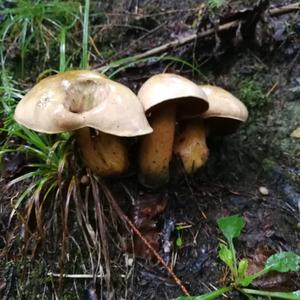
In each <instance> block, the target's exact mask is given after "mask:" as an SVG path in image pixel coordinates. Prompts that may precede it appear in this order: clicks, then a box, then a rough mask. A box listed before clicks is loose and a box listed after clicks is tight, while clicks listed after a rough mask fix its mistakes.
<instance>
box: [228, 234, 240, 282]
mask: <svg viewBox="0 0 300 300" xmlns="http://www.w3.org/2000/svg"><path fill="white" fill-rule="evenodd" d="M228 242H229V247H230V251H231V253H232V260H233V264H232V265H233V279H234V281H235V282H236V281H237V280H238V266H237V259H236V252H235V249H234V245H233V241H232V239H231V240H228Z"/></svg>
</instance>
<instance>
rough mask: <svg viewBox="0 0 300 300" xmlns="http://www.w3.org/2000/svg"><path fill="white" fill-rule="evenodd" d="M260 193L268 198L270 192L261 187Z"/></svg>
mask: <svg viewBox="0 0 300 300" xmlns="http://www.w3.org/2000/svg"><path fill="white" fill-rule="evenodd" d="M258 190H259V192H260V193H261V194H262V195H263V196H268V195H269V190H268V189H267V188H266V187H264V186H260V187H259V188H258Z"/></svg>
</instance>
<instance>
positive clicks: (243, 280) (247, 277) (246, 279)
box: [239, 275, 256, 287]
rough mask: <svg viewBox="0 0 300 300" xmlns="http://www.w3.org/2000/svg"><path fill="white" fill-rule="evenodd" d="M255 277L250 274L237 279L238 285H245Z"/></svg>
mask: <svg viewBox="0 0 300 300" xmlns="http://www.w3.org/2000/svg"><path fill="white" fill-rule="evenodd" d="M255 278H256V277H255V276H251V275H249V276H245V277H244V278H243V279H241V280H240V281H239V285H241V286H243V287H246V286H248V285H250V284H251V283H252V281H253V280H254V279H255Z"/></svg>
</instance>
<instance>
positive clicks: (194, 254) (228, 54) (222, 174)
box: [0, 1, 300, 300]
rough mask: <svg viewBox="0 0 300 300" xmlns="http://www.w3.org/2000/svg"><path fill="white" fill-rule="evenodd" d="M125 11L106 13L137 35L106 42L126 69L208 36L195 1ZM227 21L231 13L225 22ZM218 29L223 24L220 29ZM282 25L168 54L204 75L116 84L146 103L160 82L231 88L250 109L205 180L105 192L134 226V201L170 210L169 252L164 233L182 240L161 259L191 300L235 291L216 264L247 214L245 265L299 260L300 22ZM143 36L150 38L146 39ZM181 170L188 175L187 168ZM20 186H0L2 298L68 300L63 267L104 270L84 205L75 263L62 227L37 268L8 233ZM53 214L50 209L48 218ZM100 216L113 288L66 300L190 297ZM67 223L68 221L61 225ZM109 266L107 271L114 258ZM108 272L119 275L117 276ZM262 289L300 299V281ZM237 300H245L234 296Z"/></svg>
mask: <svg viewBox="0 0 300 300" xmlns="http://www.w3.org/2000/svg"><path fill="white" fill-rule="evenodd" d="M113 2H114V1H112V3H113ZM121 2H122V1H121ZM121 2H120V3H121ZM125 2H126V3H127V2H128V3H127V4H128V7H127V14H126V15H125V14H124V15H122V14H121V15H118V14H117V13H116V12H119V11H122V10H121V9H124V6H123V7H118V4H117V3H118V2H116V3H115V6H114V4H111V5H107V6H106V7H104V8H103V9H105V10H106V12H107V13H111V14H112V17H111V18H112V19H111V22H115V23H113V24H114V25H115V27H118V26H119V24H125V23H126V22H127V23H126V24H130V26H129V25H128V28H126V30H125V29H124V27H122V28H121V29H120V30H116V28H113V29H112V28H109V29H107V28H106V29H102V30H103V32H102V34H103V35H102V36H103V39H107V36H111V40H112V41H111V42H112V43H115V49H116V50H115V53H114V54H113V56H115V57H126V56H127V55H132V54H134V53H141V52H143V51H146V50H149V49H153V48H155V47H156V46H159V45H161V44H163V43H165V42H168V41H171V40H174V39H176V38H179V37H183V36H187V35H189V34H190V33H193V32H194V31H195V28H194V27H193V26H196V25H195V24H197V26H198V27H197V28H196V29H197V30H205V28H206V27H205V24H203V28H204V27H205V28H204V29H203V28H202V27H201V28H199V24H202V23H201V21H200V20H197V18H198V19H201V18H202V17H200V15H199V14H198V12H199V10H198V11H197V10H196V6H195V4H194V3H193V1H182V2H186V3H185V4H179V3H177V2H179V1H160V2H161V3H160V6H159V4H158V2H159V1H125ZM139 2H141V3H139ZM187 2H189V4H187ZM196 2H197V1H195V3H196ZM277 2H278V1H277ZM277 2H276V1H273V2H272V5H273V6H274V7H275V6H276V5H277ZM122 3H123V5H124V2H122ZM278 3H280V5H283V4H284V3H282V1H280V2H278ZM129 4H130V5H129ZM137 5H140V6H137ZM244 5H245V4H244ZM240 6H241V5H240V4H239V6H238V8H237V11H239V13H240V14H242V13H243V11H244V10H247V9H248V10H251V9H254V8H253V7H251V6H249V7H240ZM191 7H193V9H194V10H191V9H190V8H191ZM242 8H243V9H242ZM118 9H119V10H118ZM135 9H137V10H138V11H139V12H140V13H143V15H146V14H147V13H148V11H150V12H151V14H152V15H153V16H152V17H148V18H141V17H134V16H133V15H134V10H135ZM199 9H200V8H199ZM172 11H174V13H172ZM176 11H178V13H177V12H176ZM241 11H242V12H241ZM154 12H155V14H156V15H157V16H156V15H155V14H154ZM113 13H115V16H113ZM226 13H227V12H226V11H222V12H220V16H226ZM237 13H238V12H237ZM149 14H150V13H149ZM151 14H150V15H151ZM245 16H246V15H241V17H242V18H243V17H245ZM217 17H218V15H217V14H215V15H214V18H217ZM126 18H127V19H126ZM128 18H129V21H128ZM225 19H226V18H225ZM228 20H230V18H228ZM271 21H272V22H273V23H272V25H273V31H272V34H271V35H270V33H268V32H267V29H266V28H263V29H262V30H260V31H259V32H260V33H261V32H263V34H266V36H262V37H258V36H257V35H258V34H259V33H258V31H257V32H256V31H255V32H253V28H252V29H251V26H250V27H249V28H246V29H244V30H245V32H244V33H243V34H244V35H245V36H247V38H246V39H245V40H243V39H242V36H238V33H237V30H236V28H235V30H230V31H229V32H224V33H222V34H220V35H219V38H220V41H219V40H218V39H216V38H215V36H214V35H212V36H209V37H207V38H205V39H199V40H194V41H192V42H191V43H187V44H185V45H183V46H181V47H175V48H172V49H169V51H168V56H172V57H175V56H176V57H181V58H182V59H185V60H187V61H189V62H191V63H192V64H194V65H196V66H197V68H198V69H199V70H201V74H198V73H197V72H193V71H192V70H191V69H190V68H187V67H186V66H183V65H181V64H180V62H179V63H178V62H177V63H175V62H174V61H172V59H170V60H168V61H167V60H163V59H152V60H148V61H146V62H141V63H138V64H136V65H134V66H133V67H130V68H127V69H126V70H125V71H121V72H119V73H118V74H117V78H116V80H118V81H120V82H122V83H124V84H127V85H128V86H130V87H131V88H132V89H133V90H134V91H137V90H138V88H139V86H140V85H141V83H142V82H143V81H145V79H146V78H148V77H149V76H151V75H152V74H156V73H159V72H163V71H168V72H176V73H178V74H181V75H183V76H186V77H189V78H191V79H192V80H194V81H195V82H197V83H207V82H210V83H213V84H216V85H218V86H221V87H223V88H225V89H227V90H228V91H230V92H232V93H233V94H234V95H236V96H237V97H239V98H240V99H241V100H242V101H243V102H244V103H245V104H246V106H247V107H248V110H249V119H248V121H247V122H246V123H245V124H244V125H243V126H242V127H241V128H240V129H239V131H238V132H237V133H235V134H233V135H230V136H225V137H219V136H213V135H210V136H209V137H208V139H207V142H208V147H209V149H210V154H209V160H208V162H207V164H206V165H205V166H204V167H203V168H202V169H201V170H200V171H199V172H198V173H197V174H195V175H193V176H191V177H190V176H185V175H182V174H181V175H180V176H175V175H172V176H171V180H170V182H169V184H168V185H167V186H164V187H163V188H161V189H160V190H158V191H151V190H148V189H146V188H144V187H142V186H141V185H140V184H138V183H137V176H136V175H135V174H134V172H133V173H132V174H129V175H128V176H126V177H124V178H119V179H118V180H116V181H114V180H112V181H107V182H105V186H106V187H108V188H109V190H110V192H111V193H112V195H113V197H114V199H115V200H116V201H117V202H118V203H119V205H120V206H121V207H122V209H123V210H124V212H125V214H128V215H132V214H134V213H132V210H133V211H134V212H135V213H136V216H137V217H139V216H138V214H139V212H138V209H139V208H134V207H133V206H134V205H133V203H132V199H135V200H136V201H135V203H138V204H135V205H137V206H139V205H140V206H144V207H145V206H146V207H147V206H149V207H152V206H153V203H155V205H158V204H157V203H161V202H163V203H164V204H165V205H166V208H165V209H164V210H163V211H162V212H159V213H158V214H157V215H155V217H153V219H154V220H155V224H156V226H157V229H158V231H159V232H160V235H159V239H160V241H159V243H160V244H162V243H163V242H164V241H163V240H162V239H163V238H165V237H164V234H163V228H166V226H168V224H170V223H172V222H175V223H176V224H181V227H178V226H177V227H175V228H173V229H172V230H171V231H172V232H171V236H170V237H168V238H169V242H170V243H171V252H170V253H164V252H163V248H162V247H160V248H159V251H160V254H161V256H162V257H163V258H164V259H165V260H166V261H168V262H169V263H170V264H171V266H172V269H173V271H174V273H175V274H176V275H177V276H178V277H179V278H180V280H181V281H182V283H183V285H184V286H185V287H186V288H187V290H188V291H189V293H190V294H191V295H200V294H203V293H205V292H208V291H209V290H213V289H214V288H216V287H221V286H222V285H224V283H225V282H227V281H228V280H229V279H228V272H227V271H228V270H227V269H226V268H225V266H224V264H223V263H222V262H221V261H220V259H219V258H218V253H217V250H218V244H219V242H220V239H221V238H222V236H221V234H220V232H219V230H218V228H217V223H216V222H217V220H218V219H219V218H220V217H223V216H228V215H236V214H238V215H240V216H242V217H243V218H244V220H245V222H246V225H245V228H244V230H243V232H242V234H241V236H240V237H239V238H238V239H236V241H235V246H236V251H237V255H238V257H239V258H243V257H246V258H248V259H249V260H250V261H251V263H252V264H259V263H263V262H261V260H262V261H263V260H264V259H265V258H266V257H267V256H269V255H270V254H272V253H275V252H278V251H294V252H296V253H298V254H300V227H299V224H300V134H299V130H300V129H299V128H300V63H299V60H300V25H299V24H300V19H299V17H298V15H297V14H296V13H290V14H284V15H279V16H276V17H272V18H271V19H270V20H269V21H268V22H267V23H268V25H270V23H269V22H271ZM120 26H121V25H120ZM201 26H202V25H201ZM112 27H113V26H112ZM141 28H142V29H141ZM110 30H111V31H110ZM246 30H248V31H246ZM251 30H252V31H251ZM144 32H147V34H146V35H145V36H143V35H144V34H145V33H144ZM99 34H100V33H99ZM115 40H118V42H115ZM120 41H121V42H120ZM159 54H160V55H161V53H159ZM104 63H105V61H101V62H99V61H95V62H92V63H91V65H92V67H93V66H95V68H101V67H102V65H103V64H104ZM296 130H298V131H296ZM133 147H134V146H133ZM133 159H134V154H133ZM171 170H172V172H173V171H174V173H172V174H177V175H178V164H177V163H176V161H175V162H173V164H172V168H171ZM179 173H180V172H179ZM81 174H82V173H81ZM11 178H12V177H11V176H10V177H9V178H7V177H5V176H3V177H2V179H1V185H0V194H1V195H2V199H1V203H0V251H1V252H0V262H1V269H0V298H1V299H13V298H15V299H55V297H59V296H57V295H58V294H59V285H60V284H59V278H56V277H51V276H49V274H48V273H50V272H53V273H60V271H61V270H62V269H61V267H62V265H63V271H62V272H63V273H66V274H84V273H85V274H91V270H92V269H93V266H92V263H91V261H93V260H92V259H90V258H89V253H90V252H89V251H87V249H86V248H85V247H86V244H85V241H84V237H83V236H82V234H81V233H80V227H79V226H78V223H77V221H78V219H77V218H78V215H76V213H78V210H77V208H76V204H74V203H71V204H70V212H69V223H68V226H69V229H68V232H69V242H68V243H69V244H68V251H69V252H68V253H67V254H66V253H65V257H64V258H63V259H64V263H63V264H62V262H61V252H60V251H61V249H62V243H63V242H62V241H61V235H60V233H61V231H62V229H61V227H60V226H62V225H61V224H58V223H55V225H54V226H53V228H52V229H50V228H48V227H47V228H45V230H46V231H47V235H46V240H45V241H44V243H43V246H42V247H40V248H39V249H38V250H35V257H34V258H33V257H32V256H31V255H30V253H31V252H30V251H29V250H28V248H27V249H26V251H29V252H27V253H24V247H23V244H24V226H21V225H20V224H21V222H20V221H19V220H17V219H16V218H14V219H13V221H12V222H9V215H10V212H11V199H12V198H13V197H14V195H16V193H17V191H20V190H22V189H24V186H26V183H22V184H19V185H16V186H13V187H11V188H10V189H9V190H7V189H6V184H7V182H8V181H9V180H11ZM100 193H101V190H100ZM101 197H102V198H103V196H101ZM102 198H101V199H102ZM145 199H146V200H145ZM147 199H150V200H147ZM53 207H55V206H52V205H49V209H50V208H51V209H53ZM56 209H57V207H56ZM90 209H91V208H90ZM101 209H103V211H104V212H105V213H104V215H105V216H106V217H105V218H106V219H105V222H112V223H110V224H108V226H107V244H108V249H109V257H110V266H109V270H110V279H109V280H110V283H108V282H107V281H106V280H107V278H106V279H105V278H104V279H103V278H100V279H97V280H93V279H92V278H90V279H87V278H65V279H64V282H63V286H64V287H63V292H62V295H63V296H62V297H61V299H128V300H129V299H132V300H133V299H139V300H142V299H147V300H150V299H172V298H175V297H178V296H180V295H182V291H181V290H180V288H179V286H178V285H177V284H176V283H175V282H174V281H173V279H172V278H171V277H170V276H169V274H168V272H167V271H166V269H165V268H164V267H162V266H161V265H160V264H159V263H158V262H157V260H156V259H155V258H153V257H151V255H148V256H147V255H146V256H147V257H140V256H145V255H143V254H144V253H145V252H147V251H148V250H147V248H145V246H144V245H143V244H142V245H140V244H137V245H136V246H135V247H137V248H138V247H140V248H141V249H136V251H137V253H136V255H133V254H132V253H130V251H129V253H128V251H127V253H126V251H125V250H126V249H125V248H127V250H128V248H130V247H128V245H126V243H127V242H126V241H128V240H130V238H131V232H130V230H126V228H127V227H126V226H124V224H122V222H120V221H116V219H115V217H112V218H111V215H113V214H112V213H111V207H110V206H109V205H108V204H107V203H106V204H105V203H104V204H103V207H102V208H101ZM134 209H135V210H134ZM47 216H48V217H49V216H51V211H50V212H47V213H45V216H44V217H45V218H46V217H47ZM58 220H59V217H58V218H57V219H55V220H54V221H55V222H58ZM111 220H112V221H111ZM152 221H153V220H152ZM110 226H111V227H112V228H110ZM176 228H177V229H176ZM134 239H135V238H134ZM179 240H180V245H178V241H179ZM176 241H177V245H176ZM31 242H32V240H31ZM124 244H125V246H124ZM29 248H30V247H29ZM100 248H101V247H100ZM101 249H102V248H101ZM31 250H32V249H31ZM32 251H33V250H32ZM100 260H101V261H102V262H103V261H104V262H105V260H103V257H100ZM103 268H104V267H103ZM104 269H105V270H106V271H107V270H108V267H107V265H106V266H105V268H104ZM93 270H94V269H93ZM255 285H256V287H258V288H263V289H270V290H281V291H283V290H299V289H300V274H288V275H280V276H278V274H276V275H271V276H269V277H265V278H263V279H261V280H260V281H257V282H256V283H255ZM94 292H95V293H96V294H97V295H98V297H97V296H95V295H94ZM93 297H94V298H93ZM230 299H243V298H242V296H241V295H239V294H231V295H230Z"/></svg>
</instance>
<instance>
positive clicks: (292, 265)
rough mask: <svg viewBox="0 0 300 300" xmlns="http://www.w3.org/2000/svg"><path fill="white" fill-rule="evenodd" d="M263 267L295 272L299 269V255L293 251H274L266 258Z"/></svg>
mask: <svg viewBox="0 0 300 300" xmlns="http://www.w3.org/2000/svg"><path fill="white" fill-rule="evenodd" d="M265 269H267V270H269V271H277V272H282V273H285V272H297V271H299V270H300V256H299V255H297V254H296V253H294V252H279V253H276V254H274V255H272V256H270V257H269V258H268V259H267V262H266V265H265ZM299 299H300V298H299Z"/></svg>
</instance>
